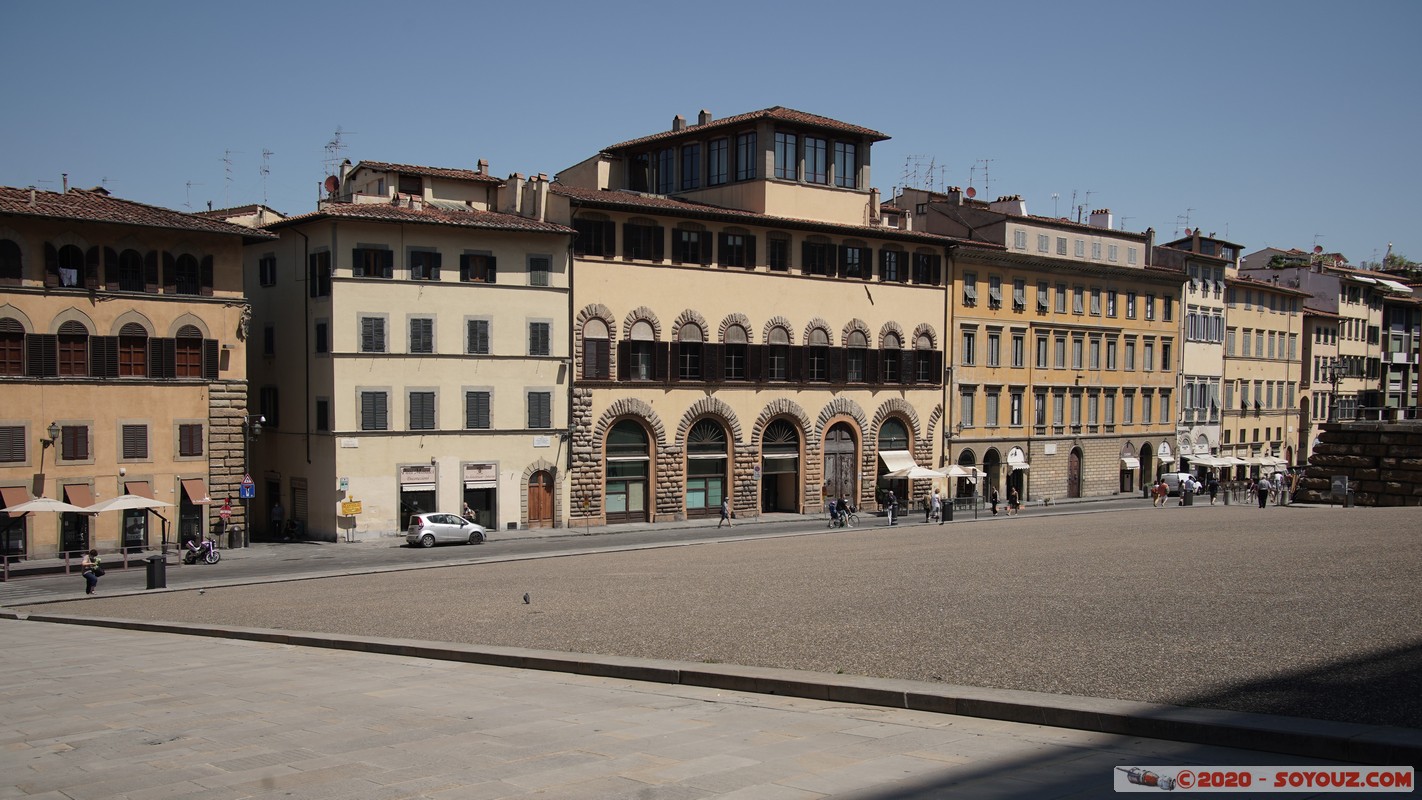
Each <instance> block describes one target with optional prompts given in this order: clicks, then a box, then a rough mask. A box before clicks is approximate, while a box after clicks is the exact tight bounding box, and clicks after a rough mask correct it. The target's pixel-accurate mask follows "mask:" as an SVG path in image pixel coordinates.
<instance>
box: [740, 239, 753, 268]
mask: <svg viewBox="0 0 1422 800" xmlns="http://www.w3.org/2000/svg"><path fill="white" fill-rule="evenodd" d="M742 238H743V239H744V240H745V243H746V256H745V258H746V260H745V263H744V264H743V265H742V266H744V267H746V268H747V269H754V268H755V265H756V261H755V237H754V236H751V235H749V234H747V235H746V236H744V237H742Z"/></svg>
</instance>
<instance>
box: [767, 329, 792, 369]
mask: <svg viewBox="0 0 1422 800" xmlns="http://www.w3.org/2000/svg"><path fill="white" fill-rule="evenodd" d="M765 344H766V354H765V356H766V357H765V377H766V378H769V379H770V380H772V381H784V380H789V379H790V331H787V330H785V329H784V328H783V327H781V326H779V325H776V326H775V327H774V328H771V329H770V333H769V334H768V335H767V336H766V337H765Z"/></svg>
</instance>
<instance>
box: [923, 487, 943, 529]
mask: <svg viewBox="0 0 1422 800" xmlns="http://www.w3.org/2000/svg"><path fill="white" fill-rule="evenodd" d="M942 514H943V498H941V497H939V496H938V490H937V489H934V490H933V496H932V497H930V498H928V504H927V505H925V506H924V508H923V521H924V522H932V521H933V519H934V517H939V518H940V519H941V515H942Z"/></svg>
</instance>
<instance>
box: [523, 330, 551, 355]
mask: <svg viewBox="0 0 1422 800" xmlns="http://www.w3.org/2000/svg"><path fill="white" fill-rule="evenodd" d="M552 330H553V325H552V323H549V322H530V323H528V354H529V355H531V356H546V355H548V354H549V353H550V352H552V351H551V350H550V346H551V342H550V339H551V337H552Z"/></svg>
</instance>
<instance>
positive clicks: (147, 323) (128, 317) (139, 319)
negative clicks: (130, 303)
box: [109, 309, 158, 338]
mask: <svg viewBox="0 0 1422 800" xmlns="http://www.w3.org/2000/svg"><path fill="white" fill-rule="evenodd" d="M129 324H133V325H137V326H139V327H140V328H142V329H143V330H144V332H145V333H146V334H147V335H148V337H149V338H153V337H155V336H157V335H158V334H157V333H156V332H155V331H154V329H153V321H152V320H150V319H148V317H145V316H143V315H142V314H140V313H138V312H137V311H134V310H132V309H129V310H128V311H125V312H123V313H122V314H119V315H118V317H117V318H115V319H114V321H113V324H112V326H111V327H110V328H109V335H110V336H118V335H120V332H121V331H122V330H123V327H124V326H125V325H129Z"/></svg>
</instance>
